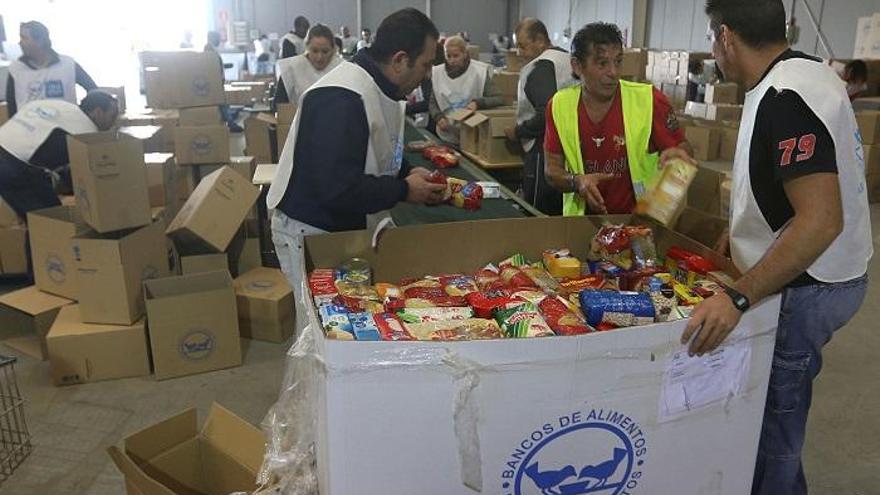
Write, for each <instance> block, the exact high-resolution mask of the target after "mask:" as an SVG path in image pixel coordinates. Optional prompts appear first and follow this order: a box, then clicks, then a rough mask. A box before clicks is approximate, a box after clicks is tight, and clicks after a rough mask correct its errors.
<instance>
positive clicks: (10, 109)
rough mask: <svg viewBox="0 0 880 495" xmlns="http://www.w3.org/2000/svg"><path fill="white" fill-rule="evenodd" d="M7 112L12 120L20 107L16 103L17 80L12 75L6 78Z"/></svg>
mask: <svg viewBox="0 0 880 495" xmlns="http://www.w3.org/2000/svg"><path fill="white" fill-rule="evenodd" d="M6 111H7V113H9V117H10V118H11V117H12V116H13V115H15V112H17V111H18V105H16V103H15V79H13V78H12V74H10V75H8V76H7V77H6Z"/></svg>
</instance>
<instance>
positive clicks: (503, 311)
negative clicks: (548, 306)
mask: <svg viewBox="0 0 880 495" xmlns="http://www.w3.org/2000/svg"><path fill="white" fill-rule="evenodd" d="M514 304H516V305H514ZM510 306H512V307H507V308H500V309H498V310H497V311H496V312H495V320H496V321H497V322H498V325H499V326H500V327H501V330H502V331H503V332H504V334H505V335H506V336H507V337H509V338H532V337H549V336H552V335H555V334H554V333H553V330H551V329H550V327H549V326H548V325H547V322H546V321H544V318H543V317H542V316H541V312H540V311H538V307H537V306H535V305H534V304H532V303H528V302H527V303H522V304H519V303H512V304H511V305H510Z"/></svg>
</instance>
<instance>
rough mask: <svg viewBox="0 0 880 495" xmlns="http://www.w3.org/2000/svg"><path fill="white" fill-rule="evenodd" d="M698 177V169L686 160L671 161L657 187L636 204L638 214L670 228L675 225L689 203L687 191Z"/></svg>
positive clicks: (661, 172)
mask: <svg viewBox="0 0 880 495" xmlns="http://www.w3.org/2000/svg"><path fill="white" fill-rule="evenodd" d="M696 176H697V167H696V166H695V165H692V164H690V163H688V162H686V161H684V160H679V159H673V160H669V161H668V162H667V163H666V165H665V166H664V167H663V170H661V171H660V177H659V178H658V179H657V183H656V185H655V186H654V187H653V188H651V190H649V191H647V192H646V193H645V194H644V195H642V197H641V198H640V199H639V201H638V203H636V210H635V211H636V213H638V214H640V215H645V216H648V217H651V218H653V219H654V220H657V221H658V222H660V223H661V224H663V225H665V226H666V227H669V226H671V225H673V224H674V223H675V221H676V220H677V219H678V216H679V215H680V214H681V212H682V210H684V207H685V203H686V202H687V201H686V200H687V191H688V188H689V187H690V186H691V182H693V180H694V177H696Z"/></svg>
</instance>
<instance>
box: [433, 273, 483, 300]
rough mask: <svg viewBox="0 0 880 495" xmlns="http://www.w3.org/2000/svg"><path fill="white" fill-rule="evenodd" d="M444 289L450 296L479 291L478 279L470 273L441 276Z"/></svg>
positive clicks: (465, 294)
mask: <svg viewBox="0 0 880 495" xmlns="http://www.w3.org/2000/svg"><path fill="white" fill-rule="evenodd" d="M440 283H441V284H443V289H444V290H445V291H446V293H447V294H449V295H450V296H467V295H468V294H470V293H471V292H478V291H479V290H480V289H479V288H478V287H477V281H476V280H475V279H474V277H471V276H468V275H452V276H446V277H440Z"/></svg>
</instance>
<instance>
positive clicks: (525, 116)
mask: <svg viewBox="0 0 880 495" xmlns="http://www.w3.org/2000/svg"><path fill="white" fill-rule="evenodd" d="M539 60H549V61H550V62H552V63H553V70H554V72H556V90H557V91H559V90H560V89H562V88H565V87H567V86H570V85H571V84H572V83H573V82H574V77H572V75H571V54H569V53H568V52H566V51H561V50H557V49H554V48H549V49H547V50H544V53H542V54H540V55H538V57H537V58H536V59H534V60H532V61H531V62H529V63H527V64H526V65H525V66H523V68H522V71H520V73H519V82H518V84H517V86H516V95H517V96H516V123H517V124H522V123H523V122H526V121H528V120H531V119H532V118H533V117H534V116H535V107H534V105H532V102H530V101H529V99H528V98H526V81H528V80H529V74H531V73H532V71H533V70H535V64H536V63H538V61H539ZM534 145H535V140H534V139H526V140H524V141H523V142H522V147H523V150H525V151H526V152H528V151H530V150H531V149H532V146H534Z"/></svg>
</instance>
